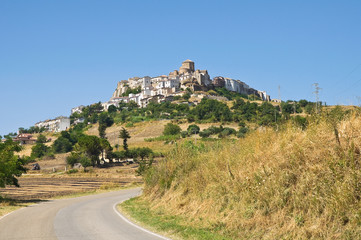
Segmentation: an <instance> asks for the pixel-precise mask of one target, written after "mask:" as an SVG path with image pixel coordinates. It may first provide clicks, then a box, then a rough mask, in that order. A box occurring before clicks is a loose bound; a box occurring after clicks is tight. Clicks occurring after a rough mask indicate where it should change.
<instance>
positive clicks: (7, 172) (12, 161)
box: [0, 139, 26, 188]
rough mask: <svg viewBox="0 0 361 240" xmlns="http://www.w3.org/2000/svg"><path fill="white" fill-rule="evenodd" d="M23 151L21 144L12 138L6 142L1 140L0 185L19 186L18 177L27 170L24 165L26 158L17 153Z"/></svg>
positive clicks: (2, 186)
mask: <svg viewBox="0 0 361 240" xmlns="http://www.w3.org/2000/svg"><path fill="white" fill-rule="evenodd" d="M20 151H21V146H20V145H19V144H18V143H16V142H14V141H12V140H11V139H10V140H6V141H5V142H4V143H1V142H0V187H1V188H4V187H5V186H6V185H14V186H16V187H19V183H18V179H17V178H16V177H20V176H21V174H22V173H25V172H26V168H25V167H24V165H25V164H26V160H25V159H24V158H21V157H19V156H17V155H15V153H16V152H20Z"/></svg>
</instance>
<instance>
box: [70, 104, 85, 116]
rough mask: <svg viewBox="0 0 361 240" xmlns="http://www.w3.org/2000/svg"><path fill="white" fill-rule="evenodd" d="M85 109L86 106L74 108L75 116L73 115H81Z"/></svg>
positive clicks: (72, 111) (72, 110)
mask: <svg viewBox="0 0 361 240" xmlns="http://www.w3.org/2000/svg"><path fill="white" fill-rule="evenodd" d="M84 108H85V106H83V105H80V106H78V107H75V108H72V109H71V114H73V113H81V112H82V111H83V109H84Z"/></svg>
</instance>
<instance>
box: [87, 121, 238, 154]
mask: <svg viewBox="0 0 361 240" xmlns="http://www.w3.org/2000/svg"><path fill="white" fill-rule="evenodd" d="M169 122H171V120H161V121H149V122H139V123H135V124H134V126H133V127H128V128H127V127H125V125H124V124H123V125H121V124H119V125H113V126H111V127H109V128H107V129H106V137H107V139H108V141H109V142H110V144H111V145H112V146H113V147H114V146H115V145H116V144H119V146H120V149H122V147H121V146H122V139H119V138H118V136H119V131H120V130H121V129H122V127H125V128H126V129H127V130H128V131H129V133H130V136H131V138H130V139H129V140H128V144H129V147H130V148H133V147H149V148H151V149H152V150H153V151H155V152H162V153H166V152H168V151H169V150H171V149H172V148H173V146H172V145H169V144H164V143H163V142H145V141H144V139H145V138H155V137H159V136H161V135H163V130H164V126H165V125H166V124H167V123H169ZM177 124H178V125H179V126H180V128H181V129H182V131H186V130H187V128H188V126H189V125H191V123H188V122H187V121H185V120H184V121H183V122H182V121H180V122H178V123H177ZM197 125H198V126H199V127H200V129H201V130H203V129H206V128H209V127H210V126H217V127H219V123H202V124H197ZM224 127H231V128H234V129H236V130H238V128H239V126H238V125H237V123H228V124H225V125H224ZM98 133H99V132H98V124H94V125H93V126H92V127H91V128H90V129H89V130H88V131H87V132H86V134H89V135H95V136H98Z"/></svg>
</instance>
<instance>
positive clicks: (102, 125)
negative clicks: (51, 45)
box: [98, 123, 107, 139]
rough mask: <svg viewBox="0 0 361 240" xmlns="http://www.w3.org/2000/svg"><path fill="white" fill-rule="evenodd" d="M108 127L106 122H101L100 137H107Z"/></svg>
mask: <svg viewBox="0 0 361 240" xmlns="http://www.w3.org/2000/svg"><path fill="white" fill-rule="evenodd" d="M106 129H107V126H106V125H105V124H101V123H99V127H98V131H99V137H100V138H103V139H105V138H106V137H105V136H106V134H105V130H106Z"/></svg>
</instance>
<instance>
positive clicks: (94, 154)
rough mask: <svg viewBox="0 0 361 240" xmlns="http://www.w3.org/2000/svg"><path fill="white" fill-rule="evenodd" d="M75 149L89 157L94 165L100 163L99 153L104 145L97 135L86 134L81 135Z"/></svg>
mask: <svg viewBox="0 0 361 240" xmlns="http://www.w3.org/2000/svg"><path fill="white" fill-rule="evenodd" d="M75 150H76V151H77V152H79V153H83V154H84V155H85V156H86V157H88V158H89V159H90V160H91V164H92V165H93V167H94V166H95V164H97V165H100V160H99V155H100V154H101V152H102V146H101V144H100V138H98V137H97V136H88V135H84V136H82V137H80V138H79V141H78V143H77V144H76V145H75Z"/></svg>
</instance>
